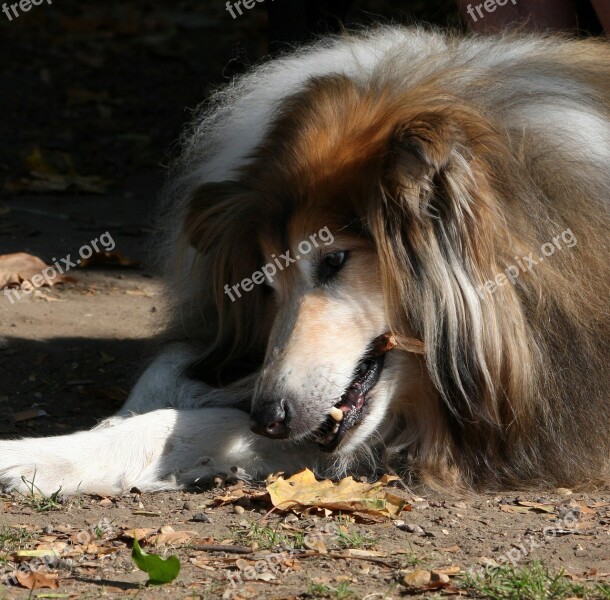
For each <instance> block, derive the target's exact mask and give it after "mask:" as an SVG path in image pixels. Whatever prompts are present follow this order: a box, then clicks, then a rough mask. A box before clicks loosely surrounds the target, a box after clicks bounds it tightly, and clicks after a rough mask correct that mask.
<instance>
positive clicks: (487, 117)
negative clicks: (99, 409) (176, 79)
mask: <svg viewBox="0 0 610 600" xmlns="http://www.w3.org/2000/svg"><path fill="white" fill-rule="evenodd" d="M183 142H184V143H183V149H182V154H181V158H180V160H179V161H178V162H177V163H176V165H175V167H174V170H173V173H172V178H171V182H170V184H169V187H168V193H167V198H168V200H167V202H166V205H165V211H164V214H163V217H162V224H163V226H164V227H165V228H166V229H167V231H168V234H167V238H166V242H165V244H163V245H162V247H161V254H162V255H163V258H164V261H165V263H166V274H167V280H168V285H167V297H168V299H169V300H170V310H169V312H168V327H167V335H166V338H167V343H168V345H167V347H166V348H165V349H164V350H163V352H162V353H161V354H160V356H159V357H158V358H157V359H156V360H155V361H154V362H153V363H152V364H151V365H150V366H149V367H148V369H147V370H146V371H145V373H144V374H143V375H142V377H141V379H140V381H139V382H138V383H137V385H136V386H135V388H134V390H133V392H132V394H131V395H130V398H129V400H128V402H127V403H126V405H125V406H124V407H123V409H122V410H121V412H120V413H119V414H118V415H117V416H115V417H113V418H111V419H109V420H107V421H105V422H103V423H102V424H101V425H100V426H99V427H97V428H95V429H93V430H91V431H87V432H79V433H76V434H71V435H68V436H58V437H53V438H47V439H44V440H32V439H24V440H0V488H6V489H17V490H21V491H26V490H27V489H28V488H27V485H26V482H27V481H32V480H33V479H35V484H36V487H37V488H39V489H40V490H42V491H43V492H45V493H53V492H55V491H57V488H58V487H59V486H61V488H62V491H63V492H64V493H77V492H79V491H80V492H97V493H120V492H121V491H124V490H128V489H130V488H131V487H137V488H138V489H140V490H142V491H154V490H159V489H174V488H175V487H177V486H181V485H185V484H189V483H192V482H193V481H195V480H196V481H201V480H205V479H206V478H211V477H213V476H214V475H215V474H217V473H219V472H221V473H225V474H232V473H236V474H238V475H239V476H241V477H244V478H252V479H255V478H264V477H265V476H266V475H267V474H269V473H270V472H272V471H278V470H283V471H295V470H298V469H300V468H302V467H305V466H309V467H312V468H314V469H316V470H317V471H318V472H320V473H324V474H330V475H334V476H341V475H343V474H346V473H352V474H355V473H367V474H371V472H372V473H377V472H379V471H381V470H384V469H394V470H396V471H397V472H399V473H400V474H401V475H403V476H404V477H405V479H406V480H407V481H409V482H414V481H423V482H424V483H426V484H429V485H432V486H442V487H443V488H444V490H445V491H447V490H448V489H451V488H453V489H456V488H458V489H464V488H471V489H486V490H490V489H494V490H496V489H500V488H513V489H515V488H524V487H529V488H532V487H537V486H563V487H582V488H584V487H588V488H592V487H595V486H601V485H605V484H607V483H608V481H609V480H610V472H609V465H610V435H609V423H610V402H609V398H608V394H609V392H608V390H609V389H610V380H609V379H610V378H609V375H608V373H609V370H608V357H609V356H610V352H609V350H610V347H609V346H610V319H609V317H608V308H609V305H608V298H609V296H610V294H609V292H610V253H609V252H608V231H610V210H609V209H610V170H609V169H608V165H609V164H610V48H609V46H608V43H607V42H605V41H600V40H597V41H595V40H586V41H576V40H570V39H567V38H563V37H554V36H549V37H540V36H523V35H506V36H504V37H497V36H496V37H490V38H483V37H462V36H452V35H446V34H441V33H435V32H429V31H425V30H422V29H406V28H400V27H389V28H380V29H375V30H371V31H367V32H364V33H361V34H356V35H346V36H341V37H336V38H331V39H326V40H323V41H321V42H319V43H317V44H314V45H312V46H309V47H306V48H304V49H302V50H299V51H297V52H294V53H291V54H287V55H286V56H284V57H282V58H280V59H277V60H273V61H270V62H267V63H265V64H263V65H261V66H259V67H258V68H256V69H254V70H253V71H251V72H250V73H249V74H247V75H245V76H243V77H241V78H239V79H237V80H236V81H234V82H233V83H232V84H231V85H229V86H227V87H225V88H222V89H221V90H220V91H218V92H217V93H216V94H215V95H214V96H213V98H212V99H211V101H210V102H209V103H208V104H206V105H205V106H203V107H202V108H201V109H200V110H199V111H198V113H197V115H196V118H195V119H194V121H193V124H192V127H191V128H190V129H189V130H188V131H187V132H186V134H185V136H184V139H183ZM322 228H327V230H328V232H329V233H330V232H332V234H333V241H332V245H331V244H329V245H328V246H326V247H323V248H318V249H316V250H315V251H313V252H311V254H310V255H308V256H306V257H304V258H303V260H302V261H301V262H300V263H299V264H298V265H292V266H290V268H287V269H286V270H285V271H283V272H282V274H281V276H279V277H278V279H277V280H275V281H273V282H271V281H268V282H267V283H268V284H269V286H270V287H271V290H269V289H266V287H267V288H268V287H269V286H263V285H258V286H256V287H255V289H253V290H252V291H250V292H249V293H247V294H244V295H243V297H242V298H240V299H239V300H238V301H236V302H231V301H230V299H229V297H228V296H227V295H226V294H225V286H226V285H227V284H228V285H231V284H233V283H235V282H240V281H242V280H243V279H244V278H247V277H250V276H251V275H252V274H253V273H254V272H255V271H257V270H258V269H259V268H260V267H261V266H262V265H263V264H265V263H266V262H268V261H269V260H270V259H271V258H272V257H273V256H275V255H276V254H278V253H280V252H283V251H286V250H288V249H289V248H290V249H294V247H295V245H297V244H298V242H299V241H300V240H304V239H309V236H310V234H312V233H315V232H320V231H322ZM566 233H569V236H567V237H566ZM571 241H574V243H573V244H572V243H571ZM569 242H570V243H569ZM562 243H563V245H562ZM545 245H546V246H545ZM549 246H550V248H551V252H549V253H548V256H541V254H542V255H544V254H545V251H544V248H545V247H546V248H547V249H548V248H549ZM344 250H347V251H348V252H349V259H348V260H347V262H346V263H345V266H343V268H342V270H341V271H340V272H339V273H338V275H337V277H336V278H335V279H333V280H332V281H327V282H326V283H320V277H319V276H318V275H317V274H316V273H318V269H319V268H320V265H321V264H325V263H324V261H326V260H327V259H328V253H331V254H332V253H334V254H335V255H336V254H337V252H342V251H344ZM530 255H533V256H535V257H538V258H543V260H541V261H538V262H537V264H535V265H534V264H532V265H531V268H530V265H528V268H523V269H520V270H519V271H518V276H517V277H513V279H514V281H507V279H506V275H505V274H506V273H511V269H513V271H512V273H513V275H514V269H515V267H514V265H515V263H517V264H519V261H522V258H521V257H527V256H530ZM344 256H346V255H344ZM523 261H525V259H523ZM502 277H503V278H504V279H502ZM493 281H496V283H497V285H495V286H494V285H493V284H492V285H489V282H493ZM494 287H495V289H494ZM270 292H271V293H270ZM388 331H390V332H391V333H393V334H394V335H395V336H396V338H397V339H398V341H399V342H400V345H399V347H398V348H395V349H393V350H391V351H390V352H388V353H387V355H386V356H385V364H384V367H383V370H382V371H381V374H380V377H379V380H378V381H377V383H376V385H375V386H374V387H373V388H372V389H371V390H369V392H368V394H367V399H366V402H365V404H364V405H363V409H362V410H363V413H362V414H363V415H364V416H363V418H362V419H361V420H360V421H359V424H358V427H356V428H354V429H352V430H351V431H350V432H348V435H347V436H346V437H345V438H344V439H343V442H342V444H341V445H340V446H339V448H338V449H337V451H336V452H335V453H333V454H331V455H330V456H329V455H324V454H323V453H321V452H320V450H319V448H318V445H317V444H316V443H315V438H316V436H318V441H319V435H320V434H319V429H318V428H319V426H320V425H321V424H322V423H324V422H325V421H326V420H327V418H328V416H329V414H330V412H329V411H331V410H332V408H333V405H335V404H336V403H337V400H338V399H341V398H342V397H343V395H344V393H345V390H346V389H350V386H351V385H352V384H353V383H354V381H357V379H355V373H357V372H358V366H361V365H362V358H363V357H366V356H367V352H368V350H367V349H369V348H370V345H371V342H374V340H375V339H377V338H378V336H379V335H381V334H384V333H386V332H388ZM413 338H415V339H418V340H419V341H420V342H421V344H413V343H408V342H407V341H405V340H409V339H413ZM420 348H423V349H424V354H423V355H421V354H417V353H414V352H412V350H413V349H415V350H419V349H420ZM270 402H276V403H281V405H282V407H283V408H285V409H286V411H288V412H286V413H285V414H286V415H288V416H289V417H290V419H291V420H290V426H291V428H292V429H291V437H290V439H288V440H285V441H281V440H277V439H274V440H269V439H267V438H265V437H263V436H260V435H255V434H254V433H253V432H251V431H250V427H249V421H250V415H249V414H248V413H249V412H250V411H252V415H254V416H256V415H257V414H261V413H260V411H261V410H262V409H264V408H265V407H266V406H267V407H268V406H270V404H269V403H270ZM288 409H289V410H288ZM257 411H258V412H257ZM143 432H144V434H143Z"/></svg>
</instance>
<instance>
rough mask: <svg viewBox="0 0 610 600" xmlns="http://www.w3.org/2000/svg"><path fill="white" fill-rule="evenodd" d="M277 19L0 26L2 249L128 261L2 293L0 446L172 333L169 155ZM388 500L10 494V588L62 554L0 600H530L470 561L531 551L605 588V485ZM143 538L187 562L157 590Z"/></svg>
mask: <svg viewBox="0 0 610 600" xmlns="http://www.w3.org/2000/svg"><path fill="white" fill-rule="evenodd" d="M360 4H362V5H365V4H367V3H364V2H362V3H360ZM368 4H369V5H371V6H372V7H374V6H377V5H379V7H380V8H379V14H384V15H386V16H394V15H392V14H389V13H384V12H383V6H385V5H386V4H387V3H384V2H378V3H375V2H372V3H368ZM441 4H443V3H442V2H440V1H439V2H431V3H428V4H427V6H428V9H430V6H431V5H434V6H435V7H436V8H435V9H434V10H431V9H430V10H429V12H428V13H426V14H424V8H423V7H424V5H426V3H425V2H420V3H413V5H414V6H415V5H417V6H419V12H418V11H417V10H415V11H414V12H413V14H412V15H411V16H422V15H423V16H427V18H428V19H429V20H431V19H432V16H433V15H434V14H440V13H439V9H438V5H441ZM431 15H432V16H431ZM0 16H1V15H0ZM439 23H440V24H442V20H439ZM264 25H265V21H264V12H263V11H262V10H258V9H257V10H253V11H251V14H249V15H247V17H244V18H243V19H242V20H240V21H239V22H238V23H232V22H231V21H230V20H229V18H228V17H227V15H226V14H225V11H224V3H223V2H220V1H218V2H201V3H197V2H185V1H182V2H145V1H143V0H142V1H133V2H128V3H120V2H118V1H109V2H105V3H104V4H103V5H102V4H99V3H95V2H76V1H71V0H65V2H63V3H62V5H61V6H58V5H53V6H47V5H46V3H44V4H43V5H42V6H39V7H33V9H32V11H31V12H30V13H28V14H22V15H21V16H20V17H19V18H18V19H16V20H14V21H13V22H10V23H9V22H8V21H6V20H4V19H3V17H2V18H0V48H1V49H2V52H0V67H1V69H0V88H2V89H3V90H4V91H3V93H2V94H0V126H1V128H2V129H1V130H0V133H1V134H2V135H0V140H1V142H0V178H1V182H0V185H1V186H2V192H1V193H2V196H1V199H0V254H8V253H13V252H29V253H31V254H34V255H36V256H39V257H41V258H42V259H43V260H45V261H47V262H51V261H52V260H53V259H55V258H60V257H64V256H66V255H67V254H69V253H72V254H74V253H76V252H77V251H78V249H79V248H80V247H81V246H82V245H83V244H87V243H89V242H90V241H91V240H93V239H95V238H99V236H100V235H102V234H104V233H105V232H109V233H110V234H111V236H112V238H113V240H114V241H115V242H116V251H118V252H120V254H121V255H122V257H123V258H124V259H128V260H126V261H124V262H126V263H127V264H124V265H123V266H118V267H116V268H110V265H108V264H103V265H101V266H98V267H91V268H86V269H76V270H74V271H73V272H72V273H70V275H71V277H72V278H71V279H70V280H69V281H68V282H66V283H65V284H63V285H62V286H57V287H53V288H41V289H39V290H37V291H36V292H35V293H34V294H32V295H30V296H25V297H24V298H22V299H21V300H19V301H16V302H14V303H11V302H10V301H9V300H8V299H7V298H5V297H4V296H3V295H0V437H1V438H11V437H20V436H42V435H50V434H53V433H69V432H71V431H76V430H79V429H82V428H88V427H91V426H93V425H95V424H96V423H97V422H98V420H99V419H101V418H103V417H106V416H108V415H110V414H112V413H113V412H114V411H115V410H116V409H118V407H119V406H120V405H121V404H122V402H123V401H124V400H125V399H126V397H127V394H128V392H129V389H130V387H131V386H132V385H133V383H134V381H135V379H136V378H137V376H138V374H139V372H140V371H141V369H142V368H143V367H144V366H145V364H146V362H147V361H148V360H149V358H150V357H151V356H153V355H154V352H155V348H156V345H155V341H154V339H155V336H156V335H157V334H158V333H159V332H160V331H161V329H162V326H163V318H162V315H163V302H162V297H161V283H160V280H159V277H158V275H157V274H156V270H155V268H154V265H152V264H151V263H150V260H149V256H150V249H151V246H152V245H154V241H152V242H151V234H152V233H153V229H154V218H153V217H154V212H155V206H156V204H157V196H158V193H159V190H160V188H161V185H162V182H163V178H164V166H165V165H166V163H167V155H168V153H169V149H170V148H171V145H172V144H173V142H174V140H175V139H176V138H177V137H178V134H179V132H180V129H181V127H182V125H183V123H184V122H185V121H186V120H187V119H188V116H189V112H188V110H185V107H189V108H193V107H195V106H196V105H197V104H198V103H199V102H200V101H201V100H202V99H203V98H204V96H205V93H206V91H207V90H208V89H209V87H210V85H212V84H215V83H218V82H220V81H223V80H226V79H227V78H228V77H230V76H231V75H232V74H233V73H236V72H240V71H241V70H243V69H244V66H245V65H246V64H248V63H249V62H252V61H254V60H256V59H258V58H259V57H260V56H261V55H262V54H264V52H265V51H266V45H265V44H266V43H265V39H264ZM41 169H42V171H43V173H42V174H41V173H40V170H41ZM86 192H89V193H86ZM91 192H93V193H91ZM152 239H154V238H152ZM394 491H396V492H397V493H399V494H401V495H402V496H404V498H405V499H406V500H407V501H408V502H409V504H408V507H409V508H410V510H408V511H405V512H403V513H402V514H401V515H399V516H398V517H397V518H395V519H383V520H380V521H379V522H366V520H365V522H362V519H356V521H358V522H352V520H351V518H350V516H349V514H347V515H339V514H333V515H331V516H330V517H328V516H326V515H325V514H324V513H314V514H304V515H295V514H293V513H289V514H278V513H277V512H271V513H269V511H270V509H271V508H272V506H271V504H270V503H269V500H268V499H266V498H265V497H264V495H262V492H264V486H258V487H257V488H255V489H250V488H248V487H247V486H242V485H241V484H236V483H234V482H220V481H219V482H218V487H216V488H214V489H211V490H203V491H201V490H198V491H189V492H186V491H185V492H174V493H159V494H154V495H152V494H140V493H138V492H137V490H135V491H133V492H132V493H130V494H128V495H125V496H123V497H120V498H100V497H90V496H81V497H77V498H70V499H67V500H62V499H61V498H46V499H45V498H42V499H41V498H35V497H33V496H32V497H31V496H16V495H0V579H6V578H9V579H10V577H11V575H12V574H13V573H14V572H15V570H16V569H17V568H18V567H19V565H22V566H23V569H22V572H23V573H26V575H27V574H28V573H31V571H32V570H33V569H36V568H37V567H38V566H40V565H41V564H42V563H43V562H44V560H42V559H41V556H44V555H45V554H44V553H45V552H46V553H47V555H48V553H49V552H51V551H56V552H57V553H58V555H59V556H60V561H59V562H58V563H57V562H54V563H49V564H47V566H43V567H42V569H41V571H40V572H41V574H42V575H41V577H42V580H41V581H42V582H46V583H47V585H48V586H50V587H48V588H44V589H39V590H35V591H33V592H32V591H31V590H28V589H26V587H24V586H23V584H22V585H13V586H8V585H7V586H5V585H2V584H0V599H2V598H28V597H38V598H98V597H100V598H124V597H136V596H137V597H144V598H220V597H223V598H236V599H237V598H273V599H288V598H317V597H328V598H365V597H367V598H375V597H376V598H384V597H385V598H396V597H399V596H401V595H406V594H408V595H410V596H411V597H425V598H437V597H445V596H452V595H459V594H461V595H468V596H470V597H498V598H503V597H505V598H515V599H516V598H520V597H527V595H526V592H525V591H523V592H519V591H516V592H511V591H510V590H508V588H506V587H504V588H502V586H499V587H498V586H496V587H495V588H493V590H492V589H491V588H490V589H489V590H487V591H485V589H484V588H483V587H482V584H481V585H474V584H469V581H468V579H467V577H465V576H464V574H465V573H466V572H467V571H468V570H471V569H474V570H477V571H478V572H480V570H481V568H482V567H484V566H486V565H488V566H489V565H491V566H492V567H493V566H494V565H495V564H499V563H502V562H508V564H509V565H512V564H514V565H515V566H516V567H519V568H521V567H526V566H527V565H531V564H534V565H535V564H536V561H538V560H539V561H541V564H542V565H543V566H544V568H545V569H547V568H548V569H549V570H550V572H551V573H556V572H557V571H558V570H560V569H563V570H564V571H565V574H567V575H568V576H569V579H567V580H566V581H569V582H571V584H573V585H574V586H577V585H582V586H584V588H586V590H587V592H586V593H587V594H589V596H588V597H599V598H610V591H609V590H610V588H608V586H607V584H608V583H610V493H608V492H605V493H602V492H600V493H599V494H589V495H583V494H578V493H572V492H571V491H569V490H558V491H555V492H553V493H551V494H549V493H541V494H527V495H523V494H520V493H513V494H510V493H508V494H507V493H503V494H500V495H494V494H490V495H485V496H473V497H465V498H455V497H448V496H443V495H441V494H435V495H432V496H426V497H421V496H417V495H414V494H413V493H411V492H410V491H408V490H404V489H401V488H400V487H398V488H396V490H394ZM170 528H171V529H170ZM134 529H138V531H137V532H136V534H137V536H138V537H139V538H142V539H143V542H142V543H143V544H145V545H144V548H145V550H150V551H151V552H155V553H157V554H160V555H163V556H165V555H170V554H176V555H177V556H178V557H179V558H180V561H181V564H182V570H181V573H180V575H179V577H178V579H176V580H175V581H174V582H173V583H171V584H169V585H167V586H161V587H146V586H145V585H144V582H145V581H146V575H145V574H144V573H143V572H141V571H139V570H138V569H137V568H136V567H135V565H134V563H133V562H132V559H131V546H132V541H131V540H132V539H133V535H134V533H133V530H134ZM155 536H156V537H155ZM316 540H317V541H316ZM320 540H321V542H320ZM227 546H228V548H227ZM28 551H34V555H33V556H32V555H31V554H30V555H27V552H28ZM24 552H26V554H25V555H24ZM36 561H38V562H36ZM28 565H29V567H28ZM255 565H258V566H259V567H260V568H256V569H254V571H253V570H252V567H253V566H255ZM47 567H48V568H47ZM528 568H529V567H528ZM28 569H30V570H28ZM257 571H258V572H257ZM416 571H424V574H423V575H422V574H421V573H420V574H418V575H415V576H413V575H410V574H412V573H413V572H416ZM431 571H434V572H435V573H436V575H432V581H431V583H425V582H426V581H427V579H426V575H425V573H428V579H430V572H431ZM405 575H407V581H406V582H405V580H404V577H405ZM417 577H419V578H420V579H421V578H422V577H423V582H424V583H423V584H422V582H421V581H420V580H417ZM26 579H27V578H26ZM513 579H514V578H513ZM28 581H30V580H27V581H26V583H27V582H28ZM409 581H410V582H416V585H414V586H412V587H409V586H408V585H405V583H408V582H409ZM435 581H436V583H435ZM513 584H514V581H513V582H512V583H511V585H513ZM506 585H508V584H506ZM515 585H516V584H515ZM519 585H520V584H519ZM523 585H524V586H525V583H524V584H523ZM528 585H529V584H528ZM532 585H533V584H532ZM596 586H597V587H596ZM604 586H605V587H604ZM424 588H425V589H424ZM511 589H512V588H511ZM515 589H517V590H518V589H519V588H518V585H517V586H516V587H515ZM523 589H524V590H525V587H524V588H523ZM528 589H529V588H528ZM502 590H504V591H502ZM507 590H508V591H507ZM503 593H506V594H509V593H512V594H513V595H512V596H511V595H504V596H503V595H501V594H503ZM527 593H529V592H527ZM545 593H546V592H540V594H541V595H539V596H536V597H540V598H546V597H568V596H570V595H572V596H574V595H582V594H579V592H578V590H577V589H576V587H574V588H570V590H569V591H567V588H566V589H563V588H562V591H560V592H557V595H556V596H552V595H548V594H547V595H544V594H545ZM549 593H550V592H549ZM553 593H554V592H553ZM494 594H495V595H494ZM515 594H516V595H515Z"/></svg>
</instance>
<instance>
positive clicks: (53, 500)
mask: <svg viewBox="0 0 610 600" xmlns="http://www.w3.org/2000/svg"><path fill="white" fill-rule="evenodd" d="M35 479H36V472H34V477H32V481H28V480H27V479H26V478H25V477H24V476H22V477H21V480H22V481H23V483H24V484H25V486H26V487H27V489H28V493H27V494H24V493H22V492H17V495H18V496H19V499H20V501H21V502H23V503H24V504H26V505H27V506H29V507H30V508H31V509H33V510H35V511H36V512H48V511H50V510H59V509H60V508H61V503H60V501H59V494H60V493H61V487H60V488H59V489H58V490H57V491H56V492H53V493H52V494H51V495H50V496H47V495H46V494H43V493H42V491H41V490H40V488H39V487H38V486H37V485H36V484H35V483H34V481H35Z"/></svg>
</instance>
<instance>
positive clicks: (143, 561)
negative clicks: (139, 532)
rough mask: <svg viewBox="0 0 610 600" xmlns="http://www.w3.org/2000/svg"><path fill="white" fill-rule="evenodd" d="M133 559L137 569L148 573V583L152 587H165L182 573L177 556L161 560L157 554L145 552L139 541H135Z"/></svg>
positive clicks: (132, 552)
mask: <svg viewBox="0 0 610 600" xmlns="http://www.w3.org/2000/svg"><path fill="white" fill-rule="evenodd" d="M131 558H132V559H133V562H134V563H135V564H136V567H138V569H140V570H141V571H144V572H145V573H148V583H149V584H150V585H163V584H164V583H170V582H172V581H174V579H176V577H178V573H180V559H179V558H178V557H177V556H170V557H169V558H161V557H160V556H157V555H156V554H149V553H148V552H144V550H142V548H140V544H138V540H137V539H134V540H133V550H132V551H131Z"/></svg>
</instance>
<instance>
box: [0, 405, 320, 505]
mask: <svg viewBox="0 0 610 600" xmlns="http://www.w3.org/2000/svg"><path fill="white" fill-rule="evenodd" d="M249 419H250V417H249V415H248V414H247V413H245V412H243V411H241V410H238V409H235V408H204V409H195V410H173V409H165V410H156V411H153V412H149V413H146V414H143V415H136V416H133V417H131V418H127V419H124V420H122V421H120V422H118V423H117V424H115V425H114V426H112V427H106V428H97V429H93V430H91V431H84V432H79V433H74V434H71V435H66V436H61V437H52V438H40V439H27V440H13V441H8V440H0V487H3V488H4V489H13V490H19V491H21V492H28V491H30V490H31V489H34V490H38V491H40V492H43V493H45V494H51V493H53V492H55V491H57V490H58V489H60V488H61V490H62V492H63V493H65V494H75V493H78V492H85V493H105V494H119V493H122V492H125V491H128V490H130V489H131V488H134V487H135V488H137V489H139V490H141V491H156V490H163V489H176V488H179V487H182V486H184V485H188V484H190V483H194V482H196V481H197V480H202V479H203V480H205V479H210V478H212V477H214V476H215V475H217V474H223V473H224V474H226V473H231V472H237V473H238V474H239V475H240V476H242V477H244V478H251V479H258V478H261V477H264V476H265V475H267V474H268V473H270V472H273V471H276V470H284V471H295V470H298V469H299V468H301V467H303V466H310V467H315V466H316V463H317V460H318V458H319V455H318V452H317V450H316V449H315V447H313V446H308V445H298V446H296V445H293V444H291V443H290V442H279V441H273V440H268V439H266V438H263V437H260V436H257V435H255V434H253V433H252V432H251V431H250V429H249Z"/></svg>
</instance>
